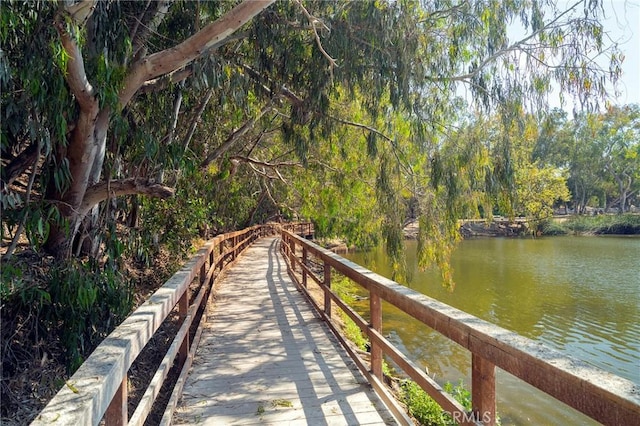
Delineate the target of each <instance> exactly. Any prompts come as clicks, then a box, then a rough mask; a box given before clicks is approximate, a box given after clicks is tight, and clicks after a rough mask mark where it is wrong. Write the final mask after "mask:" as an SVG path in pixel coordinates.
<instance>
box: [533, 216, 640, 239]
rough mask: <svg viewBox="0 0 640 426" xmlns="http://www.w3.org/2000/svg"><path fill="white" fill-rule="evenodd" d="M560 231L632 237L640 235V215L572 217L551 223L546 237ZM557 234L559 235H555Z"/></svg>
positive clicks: (545, 232) (545, 231)
mask: <svg viewBox="0 0 640 426" xmlns="http://www.w3.org/2000/svg"><path fill="white" fill-rule="evenodd" d="M560 230H564V231H565V232H564V233H572V234H592V235H599V234H615V235H632V234H635V235H637V234H640V215H637V214H629V213H628V214H622V215H598V216H584V215H581V216H572V217H570V218H568V219H567V220H566V221H564V222H561V223H558V222H553V221H551V222H549V232H548V231H547V229H545V230H544V234H545V235H559V233H561V231H560ZM554 231H555V232H557V233H554Z"/></svg>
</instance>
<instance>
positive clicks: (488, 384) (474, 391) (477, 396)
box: [471, 353, 496, 426]
mask: <svg viewBox="0 0 640 426" xmlns="http://www.w3.org/2000/svg"><path fill="white" fill-rule="evenodd" d="M471 405H472V407H473V414H474V415H475V418H476V420H477V421H479V422H481V423H482V424H483V425H491V426H493V425H495V424H496V366H495V365H494V364H492V363H491V362H489V361H487V360H486V359H484V358H481V357H480V356H479V355H476V354H473V353H472V354H471Z"/></svg>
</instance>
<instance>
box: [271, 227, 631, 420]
mask: <svg viewBox="0 0 640 426" xmlns="http://www.w3.org/2000/svg"><path fill="white" fill-rule="evenodd" d="M281 237H282V244H281V249H282V251H283V255H284V257H285V260H286V262H287V264H288V267H289V272H290V275H291V276H292V278H293V279H294V280H295V281H296V283H297V284H298V287H299V288H300V290H302V291H303V292H304V293H305V294H306V295H307V296H308V299H309V300H310V301H311V302H312V303H313V304H314V305H315V307H316V309H317V310H318V311H319V312H320V314H321V315H322V316H323V317H324V319H325V320H326V321H327V323H328V324H329V326H331V328H333V329H334V331H335V332H336V333H337V334H338V337H339V339H340V340H342V341H343V344H344V345H345V347H346V349H347V351H348V352H349V353H350V354H351V356H352V357H353V358H354V361H356V364H357V365H358V366H359V367H360V369H361V370H362V372H363V374H365V376H367V378H369V380H370V381H371V383H372V385H373V386H374V388H376V390H377V391H379V392H380V393H381V396H382V397H383V398H384V399H388V398H389V397H388V395H386V392H387V391H386V390H385V389H384V385H383V384H382V383H383V382H382V359H383V355H385V356H387V357H389V358H390V359H391V360H393V361H394V362H395V364H396V365H397V366H398V367H399V368H400V369H402V370H403V372H404V373H405V374H406V375H407V376H409V377H410V378H411V379H412V380H414V381H415V382H416V383H417V384H418V385H420V386H421V387H422V388H423V389H424V390H425V391H426V392H427V393H428V394H429V395H430V396H431V397H432V398H433V399H434V400H435V401H436V402H437V403H438V404H440V406H441V407H442V408H443V409H444V410H445V411H447V412H449V413H450V414H451V416H452V417H453V419H454V420H456V421H457V422H458V423H460V424H485V425H493V424H495V418H496V389H495V367H496V366H497V367H499V368H501V369H503V370H505V371H507V372H508V373H510V374H512V375H514V376H516V377H518V378H520V379H522V380H524V381H526V382H527V383H529V384H531V385H533V386H535V387H536V388H538V389H540V390H542V391H544V392H546V393H547V394H549V395H551V396H552V397H554V398H555V399H557V400H559V401H561V402H563V403H565V404H567V405H569V406H571V407H573V408H575V409H576V410H578V411H580V412H582V413H584V414H586V415H587V416H589V417H591V418H593V419H595V420H597V421H599V422H601V423H603V424H608V425H623V424H635V423H636V422H637V420H638V419H639V418H640V386H637V385H635V384H634V383H633V382H631V381H629V380H626V379H623V378H621V377H618V376H615V375H613V374H610V373H606V372H604V371H602V370H599V369H597V368H595V367H592V366H590V365H588V364H586V363H584V362H582V361H578V360H575V359H573V358H570V357H568V356H566V355H564V354H561V353H560V352H558V351H555V350H552V349H550V348H546V347H544V346H542V345H540V344H538V343H536V342H533V341H531V340H529V339H527V338H524V337H522V336H520V335H517V334H516V333H513V332H510V331H508V330H506V329H503V328H501V327H498V326H496V325H493V324H491V323H488V322H486V321H483V320H481V319H479V318H476V317H474V316H472V315H469V314H467V313H465V312H462V311H460V310H458V309H455V308H453V307H451V306H448V305H446V304H444V303H441V302H439V301H437V300H434V299H432V298H430V297H427V296H425V295H423V294H421V293H418V292H416V291H413V290H411V289H409V288H407V287H404V286H402V285H400V284H397V283H396V282H394V281H391V280H389V279H387V278H384V277H382V276H380V275H378V274H375V273H374V272H372V271H369V270H367V269H365V268H363V267H361V266H359V265H357V264H355V263H353V262H350V261H348V260H346V259H344V258H342V257H340V256H338V255H337V254H335V253H332V252H330V251H328V250H325V249H323V248H321V247H319V246H318V245H316V244H313V243H311V242H309V241H306V240H305V239H303V238H300V237H298V236H297V235H294V234H292V233H290V232H287V231H282V233H281ZM312 257H313V258H315V262H316V263H319V264H320V265H323V268H322V272H318V271H317V269H318V268H315V270H314V269H313V268H311V267H310V266H309V265H310V264H311V258H312ZM332 270H335V271H337V272H339V273H341V274H342V275H344V276H346V277H348V278H349V279H350V280H351V281H353V282H354V283H356V284H358V285H360V286H361V287H363V288H364V289H366V290H368V291H369V303H370V313H369V315H370V321H369V322H367V321H365V320H364V319H363V318H362V317H361V316H360V315H359V314H358V313H357V312H355V311H354V310H353V309H352V308H351V307H349V306H348V305H347V304H346V303H345V302H344V301H342V300H341V299H340V298H339V297H338V296H337V295H336V293H335V292H334V291H332V290H331V271H332ZM298 271H299V272H298ZM309 281H312V282H314V283H315V284H316V285H318V286H319V287H320V288H321V289H322V291H323V292H324V303H323V306H320V304H319V303H318V301H315V300H314V299H313V298H312V297H311V296H310V295H309V292H308V290H307V286H308V282H309ZM381 300H385V301H387V302H388V303H390V304H392V305H394V306H396V307H397V308H399V309H401V310H402V311H403V312H405V313H407V314H408V315H410V316H412V317H414V318H416V319H418V320H419V321H421V322H422V323H424V324H425V325H426V326H428V327H430V328H432V329H434V330H436V331H437V332H439V333H440V334H442V335H444V336H445V337H447V338H449V339H450V340H452V341H454V342H456V343H458V344H459V345H461V346H463V347H464V348H466V349H467V350H469V351H470V352H471V363H472V367H471V374H472V378H471V395H472V407H473V409H472V411H471V412H466V411H465V409H464V408H463V407H462V406H461V405H460V404H459V403H458V402H457V401H455V400H454V399H453V397H451V396H450V395H449V394H447V393H446V392H445V391H444V390H443V389H442V388H441V387H440V386H439V385H438V384H437V383H436V382H434V381H433V380H432V379H431V378H430V377H429V376H428V375H426V374H425V373H424V371H423V370H422V369H421V368H419V367H417V366H416V365H415V364H414V363H413V362H412V361H411V360H410V359H408V358H407V357H406V356H404V355H403V354H402V353H401V352H400V351H399V350H398V349H397V348H395V347H394V346H393V344H392V343H391V342H389V341H388V340H387V339H386V338H385V337H384V335H383V333H382V310H381V303H380V302H381ZM332 304H333V305H335V306H337V307H339V308H340V309H342V311H343V312H345V313H346V314H347V315H348V316H349V317H350V318H351V319H352V320H353V321H354V322H355V323H356V324H357V325H358V326H359V327H360V329H361V330H362V332H363V333H364V334H365V335H366V336H368V337H369V340H370V342H371V355H370V361H369V362H368V363H367V362H365V361H364V360H363V359H362V358H361V357H360V356H359V355H358V353H357V351H354V350H352V349H350V348H349V345H348V344H346V342H345V340H346V339H345V338H344V337H343V336H342V335H341V334H340V332H339V327H338V326H337V323H336V322H335V321H334V320H332V313H331V305H332ZM386 402H387V405H390V403H392V401H386ZM390 408H393V407H392V406H391V407H390ZM396 417H398V418H399V419H401V413H396Z"/></svg>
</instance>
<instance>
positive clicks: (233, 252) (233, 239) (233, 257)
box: [231, 235, 236, 261]
mask: <svg viewBox="0 0 640 426" xmlns="http://www.w3.org/2000/svg"><path fill="white" fill-rule="evenodd" d="M231 260H232V261H233V260H236V236H235V235H234V236H233V237H231Z"/></svg>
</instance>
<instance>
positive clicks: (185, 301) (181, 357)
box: [178, 288, 189, 366]
mask: <svg viewBox="0 0 640 426" xmlns="http://www.w3.org/2000/svg"><path fill="white" fill-rule="evenodd" d="M188 311H189V289H188V288H187V289H186V290H185V292H184V293H183V294H182V297H181V298H180V300H179V301H178V316H179V317H180V320H181V321H184V320H185V318H186V317H187V313H188ZM187 356H189V333H186V334H185V336H184V340H183V341H182V343H181V344H180V350H179V353H178V362H179V363H180V365H181V366H182V365H184V362H185V361H186V360H187Z"/></svg>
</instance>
